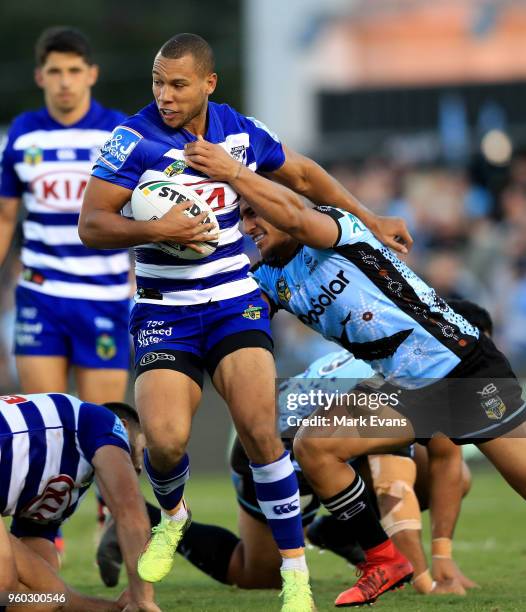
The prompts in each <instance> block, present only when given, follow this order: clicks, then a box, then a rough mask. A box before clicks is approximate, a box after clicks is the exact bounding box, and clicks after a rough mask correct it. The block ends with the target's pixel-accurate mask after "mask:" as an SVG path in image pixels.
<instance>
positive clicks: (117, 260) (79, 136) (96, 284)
mask: <svg viewBox="0 0 526 612" xmlns="http://www.w3.org/2000/svg"><path fill="white" fill-rule="evenodd" d="M124 117H125V115H123V114H122V113H120V112H117V111H113V110H109V109H106V108H103V107H102V106H100V105H99V104H98V103H97V102H94V101H93V102H92V103H91V106H90V109H89V111H88V113H87V114H86V115H85V116H84V117H83V118H82V119H81V120H80V121H78V122H77V123H76V124H74V125H71V126H64V125H61V124H60V123H57V122H56V121H55V120H54V119H53V118H52V117H51V116H50V114H49V112H48V111H47V110H46V109H45V108H43V109H41V110H38V111H33V112H27V113H24V114H22V115H20V116H19V117H17V118H16V119H15V121H14V122H13V125H12V126H11V129H10V130H9V134H8V139H7V143H6V146H5V149H4V152H3V155H2V164H1V166H2V168H1V175H0V196H2V197H6V198H20V197H21V198H23V201H24V204H25V208H26V210H27V213H28V214H27V217H26V219H25V220H24V224H23V234H24V244H23V247H22V263H23V265H24V270H23V272H22V275H21V278H20V281H19V285H21V286H22V287H26V288H28V289H31V290H33V291H38V292H39V293H44V294H47V295H53V296H57V297H60V298H76V299H87V300H102V301H117V300H125V299H126V298H127V297H128V295H129V283H128V270H129V256H128V252H127V249H119V250H99V249H89V248H87V247H85V246H84V245H83V244H82V243H81V241H80V238H79V235H78V230H77V226H78V220H79V213H80V208H81V205H82V196H83V193H84V188H85V187H86V183H87V181H88V179H89V176H90V171H91V168H92V165H93V162H94V160H95V159H96V158H97V156H98V155H99V152H100V148H101V147H102V145H103V144H104V142H105V141H106V140H107V138H108V136H109V134H110V133H111V130H113V128H114V127H115V125H117V124H118V123H119V122H120V121H122V120H123V118H124Z"/></svg>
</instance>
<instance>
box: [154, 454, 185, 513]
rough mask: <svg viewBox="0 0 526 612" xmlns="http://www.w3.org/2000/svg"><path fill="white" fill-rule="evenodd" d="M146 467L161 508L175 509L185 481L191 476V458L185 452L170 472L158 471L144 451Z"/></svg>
mask: <svg viewBox="0 0 526 612" xmlns="http://www.w3.org/2000/svg"><path fill="white" fill-rule="evenodd" d="M144 469H145V470H146V475H147V476H148V480H149V481H150V483H151V485H152V489H153V492H154V493H155V497H156V498H157V501H158V502H159V505H160V506H161V508H164V509H165V510H173V509H174V508H175V507H176V506H177V504H178V503H179V502H180V501H181V499H182V497H183V491H184V483H185V482H186V481H187V480H188V478H190V460H189V459H188V455H187V454H186V453H185V454H184V456H183V458H182V459H181V461H179V463H178V464H177V465H176V466H175V467H174V468H173V469H172V470H170V471H169V472H165V473H161V472H158V471H157V470H156V469H155V468H154V467H153V466H152V464H151V463H150V458H149V457H148V451H147V450H146V449H145V451H144Z"/></svg>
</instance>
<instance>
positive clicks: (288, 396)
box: [278, 350, 376, 432]
mask: <svg viewBox="0 0 526 612" xmlns="http://www.w3.org/2000/svg"><path fill="white" fill-rule="evenodd" d="M375 375H376V373H375V371H374V370H373V369H372V368H371V366H370V365H368V364H367V363H365V361H362V360H361V359H355V358H354V356H353V355H352V354H351V353H349V352H348V351H346V350H342V351H333V352H332V353H328V354H327V355H324V356H323V357H320V358H319V359H317V360H316V361H313V362H312V363H311V364H310V365H309V366H308V368H307V369H306V370H305V371H303V372H302V373H301V374H298V375H297V376H294V377H293V378H288V379H287V380H284V381H283V382H282V383H281V384H280V386H279V394H278V407H279V425H278V426H279V431H280V432H284V431H286V430H287V429H289V428H290V425H289V422H288V419H289V417H291V416H293V417H295V418H297V419H303V418H305V417H308V416H310V414H311V413H312V412H313V411H314V410H315V409H316V408H318V406H319V405H320V404H316V405H315V406H313V405H312V404H311V403H310V402H307V401H301V402H300V401H298V398H299V397H300V396H303V397H304V398H306V397H307V396H309V395H310V393H311V392H313V393H314V394H317V393H318V392H320V393H321V394H322V396H323V397H326V396H327V394H329V395H330V394H332V393H347V392H349V391H351V390H352V389H354V387H356V385H358V384H359V383H361V382H362V381H363V380H367V379H368V378H372V377H374V376H375ZM342 384H343V388H342ZM329 403H330V401H328V402H327V405H328V404H329Z"/></svg>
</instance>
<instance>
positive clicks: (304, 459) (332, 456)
mask: <svg viewBox="0 0 526 612" xmlns="http://www.w3.org/2000/svg"><path fill="white" fill-rule="evenodd" d="M294 457H295V458H296V459H297V461H298V462H299V463H300V465H301V466H302V467H303V468H304V469H305V470H308V469H309V467H310V466H311V465H316V466H320V465H322V464H323V463H326V462H331V461H335V460H336V461H337V460H339V456H338V453H337V452H336V449H335V448H334V446H333V444H332V443H331V442H330V441H327V440H324V439H322V438H314V437H312V438H311V437H308V436H302V437H299V438H295V439H294Z"/></svg>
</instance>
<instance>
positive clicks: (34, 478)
mask: <svg viewBox="0 0 526 612" xmlns="http://www.w3.org/2000/svg"><path fill="white" fill-rule="evenodd" d="M109 406H111V410H109V409H108V408H105V407H103V406H98V405H96V404H91V403H85V402H82V401H81V400H79V399H77V398H74V397H72V396H70V395H65V394H59V393H49V394H34V395H28V396H21V395H20V396H19V395H12V396H3V397H1V398H0V514H1V515H2V516H11V517H13V520H12V522H11V534H12V535H13V536H15V537H16V538H18V539H19V540H20V541H21V542H23V544H24V545H25V546H27V547H28V548H30V549H31V550H32V551H33V552H34V553H36V554H37V555H39V556H40V557H41V558H42V559H44V560H45V561H46V562H47V563H48V564H49V565H50V566H51V567H52V568H54V569H55V570H57V569H58V559H57V554H56V550H55V546H54V539H55V536H56V533H57V531H58V529H59V527H60V525H61V523H62V522H63V521H65V520H66V519H68V518H69V517H70V516H71V515H72V514H73V513H74V512H75V510H76V509H77V507H78V505H79V503H80V502H81V501H82V499H83V497H84V495H85V494H86V492H87V491H88V489H89V487H90V485H91V484H92V482H93V480H94V478H95V477H96V478H97V483H98V485H99V487H100V490H101V493H102V494H103V496H104V500H105V502H106V504H107V505H108V508H109V509H110V511H111V514H112V516H113V518H114V520H115V523H116V526H117V537H118V540H119V544H120V547H121V550H122V554H123V557H124V563H125V566H126V571H127V574H128V589H127V592H126V594H125V595H123V596H122V598H121V600H120V601H121V602H124V605H123V606H122V607H124V606H125V605H128V604H129V605H130V610H132V609H133V610H136V609H137V608H139V609H142V610H145V611H150V610H151V611H152V612H154V611H155V610H158V608H157V606H156V605H155V603H154V601H153V588H152V586H151V585H150V584H148V583H146V582H144V581H142V580H141V579H140V578H139V576H138V574H137V559H138V557H139V554H140V552H141V550H142V548H143V546H144V544H145V542H146V540H147V538H148V532H149V523H148V518H147V515H146V511H145V507H144V500H143V498H142V495H141V493H140V491H139V483H138V480H137V476H136V473H135V469H134V466H133V464H132V461H131V460H130V453H131V454H132V457H133V459H134V462H135V463H137V461H138V460H139V458H140V456H141V454H142V453H141V451H142V449H143V448H144V439H143V437H142V434H141V432H140V427H139V420H138V417H137V415H136V414H135V412H134V410H133V409H132V408H131V407H130V406H127V405H126V404H120V403H112V404H109ZM118 415H119V416H122V417H123V419H124V420H123V421H121V419H120V418H119V416H118ZM20 581H21V582H23V583H24V582H25V579H24V578H22V579H21V580H20ZM26 585H27V586H32V585H30V584H27V583H26ZM39 585H40V587H41V588H40V589H39V590H42V591H47V590H50V589H51V585H49V586H46V585H44V584H43V583H42V582H39ZM77 609H90V608H89V606H88V607H87V608H82V607H81V608H77ZM96 609H97V610H98V609H100V608H96Z"/></svg>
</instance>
